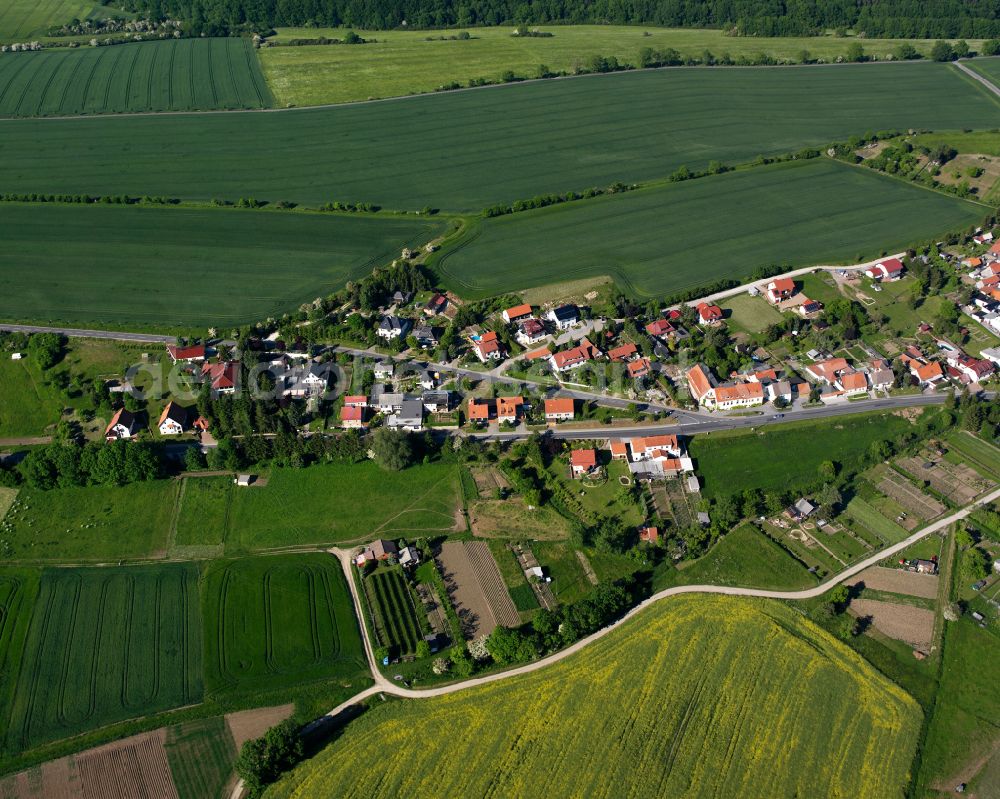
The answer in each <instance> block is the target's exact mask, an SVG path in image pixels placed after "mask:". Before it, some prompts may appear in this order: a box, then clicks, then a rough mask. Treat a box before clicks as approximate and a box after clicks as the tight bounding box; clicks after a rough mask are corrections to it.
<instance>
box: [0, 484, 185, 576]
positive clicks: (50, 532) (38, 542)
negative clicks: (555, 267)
mask: <svg viewBox="0 0 1000 799" xmlns="http://www.w3.org/2000/svg"><path fill="white" fill-rule="evenodd" d="M177 491H178V484H177V482H176V481H173V480H154V481H151V482H148V483H133V484H131V485H127V486H123V487H121V488H118V487H108V486H89V487H86V488H56V489H52V490H51V491H40V490H38V489H34V488H22V489H21V490H20V492H19V493H18V496H17V501H16V503H15V505H14V506H13V508H12V509H11V510H10V511H9V512H8V514H7V516H6V517H5V519H4V521H5V522H6V523H9V525H10V527H9V529H6V530H4V531H3V533H2V538H3V539H4V541H5V542H6V546H5V547H4V558H5V559H6V560H11V561H16V560H20V561H43V562H44V561H112V562H114V561H118V560H122V559H126V560H127V559H135V558H150V557H162V556H163V554H164V553H165V550H166V545H167V537H168V535H169V531H170V523H171V519H172V517H173V513H174V503H175V502H176V497H177Z"/></svg>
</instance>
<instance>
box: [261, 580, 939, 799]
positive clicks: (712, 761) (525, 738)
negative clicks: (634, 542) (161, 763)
mask: <svg viewBox="0 0 1000 799" xmlns="http://www.w3.org/2000/svg"><path fill="white" fill-rule="evenodd" d="M806 675H807V676H808V679H805V678H804V676H806ZM657 697H659V698H660V699H661V700H662V701H657V700H656V698H657ZM920 724H921V714H920V708H919V706H918V705H917V703H916V702H915V701H914V700H913V699H912V698H911V697H910V696H909V695H908V694H906V693H905V692H904V691H903V690H902V689H900V688H899V687H898V686H896V685H895V684H894V683H892V682H890V681H889V680H888V679H886V678H885V677H883V676H881V675H880V674H879V673H878V672H877V671H876V670H875V669H874V668H872V667H871V666H870V665H869V664H868V663H866V662H865V661H864V660H863V659H862V658H861V657H860V656H858V655H856V654H855V653H854V652H852V651H850V650H849V649H847V648H846V647H845V646H844V645H843V644H841V643H840V642H838V641H836V640H835V639H834V638H833V637H831V636H830V635H828V634H826V633H824V632H823V631H821V630H819V629H818V628H817V627H815V626H814V625H813V624H811V623H810V622H808V621H806V620H805V619H803V618H802V617H801V616H800V615H799V614H797V613H796V612H795V611H793V610H791V609H789V608H786V607H784V606H781V605H777V604H770V603H765V602H762V601H748V600H740V599H736V598H731V597H707V596H706V597H696V598H695V597H677V598H675V599H672V600H670V601H669V602H664V603H662V604H661V605H658V606H656V607H654V608H651V609H650V610H649V611H647V612H645V613H642V614H641V615H639V616H638V617H636V618H635V619H633V620H632V621H630V622H629V623H628V624H627V625H625V626H623V627H622V628H621V629H618V630H616V631H614V632H612V633H610V634H609V635H607V636H606V637H604V638H603V639H601V640H600V641H598V642H597V643H595V644H593V645H592V646H590V647H588V648H587V650H586V651H584V652H581V653H578V654H576V655H573V656H571V657H569V658H567V659H566V660H563V661H561V662H559V663H557V664H554V665H552V666H550V667H548V668H545V669H543V670H541V671H538V672H535V673H533V674H528V675H524V676H521V677H517V678H512V679H509V680H504V681H501V682H496V683H492V684H488V685H484V686H480V687H477V688H473V689H470V690H468V691H462V692H460V693H456V694H451V695H447V696H442V697H434V698H431V699H421V700H415V701H401V702H390V703H385V704H381V703H378V704H377V706H375V707H373V708H372V709H370V710H369V711H368V712H366V713H365V714H364V715H363V716H361V717H360V718H359V719H358V720H356V721H354V722H351V723H350V724H349V725H348V726H347V728H346V729H345V730H344V731H343V733H342V734H341V735H340V736H339V737H338V738H337V740H336V741H335V742H334V743H333V744H331V745H330V746H328V747H327V748H326V749H325V750H324V751H322V752H320V753H319V754H318V755H317V756H316V757H314V758H313V759H312V760H310V761H307V762H306V763H304V764H303V765H301V766H300V767H299V768H297V769H295V770H294V771H292V772H291V773H290V774H289V775H287V776H286V777H285V778H284V779H283V780H282V781H281V782H280V783H279V784H278V785H277V786H276V787H275V788H274V789H273V790H272V792H271V793H272V794H273V796H274V797H282V798H284V799H290V798H291V797H296V799H299V798H300V797H309V796H315V795H317V794H322V793H323V792H324V791H327V792H328V791H329V787H330V786H332V785H335V786H337V789H338V793H339V794H340V795H342V796H343V797H345V799H350V797H366V799H368V798H369V797H390V796H412V797H418V798H419V799H422V798H423V797H432V796H486V795H490V794H496V795H499V796H521V795H534V796H611V795H615V796H625V795H627V796H631V797H636V798H637V799H643V798H644V797H661V796H682V795H683V796H685V797H689V798H690V799H700V798H701V797H714V796H775V797H777V796H817V797H818V796H864V797H866V798H867V799H890V797H898V796H900V795H902V794H903V793H904V792H905V789H906V787H907V785H908V783H909V766H910V761H911V758H912V757H913V753H914V750H915V748H916V744H917V739H918V737H919V730H920ZM456 730H461V735H456V734H455V731H456ZM382 749H385V750H387V751H392V752H393V753H394V756H393V757H392V758H389V759H384V760H382V761H379V760H378V759H377V758H373V757H371V753H372V752H373V751H376V750H382ZM442 763H453V764H461V767H460V768H441V764H442ZM573 763H577V764H579V763H586V764H587V767H586V768H576V767H560V765H559V764H563V765H564V766H565V764H573Z"/></svg>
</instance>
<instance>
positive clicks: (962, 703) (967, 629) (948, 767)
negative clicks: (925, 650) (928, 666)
mask: <svg viewBox="0 0 1000 799" xmlns="http://www.w3.org/2000/svg"><path fill="white" fill-rule="evenodd" d="M998 647H1000V639H998V636H997V632H996V626H995V624H991V625H990V626H989V627H988V628H987V629H985V630H984V629H981V628H979V627H978V626H976V625H975V624H974V623H973V622H972V620H971V619H963V620H961V621H959V622H956V623H950V624H948V625H947V626H946V627H945V646H944V664H943V666H942V668H941V681H940V686H939V689H938V694H937V701H936V702H935V705H934V711H933V714H932V715H931V718H930V722H929V724H928V726H927V737H926V739H925V741H924V746H923V755H922V757H921V758H920V771H919V772H918V774H917V785H918V787H919V788H920V789H924V790H926V789H927V788H929V787H932V786H933V788H935V789H937V790H938V791H940V794H938V793H931V792H929V791H928V792H926V793H925V794H922V795H927V796H939V795H940V796H944V795H945V794H946V793H947V795H950V796H953V795H954V788H955V786H956V785H957V784H958V783H959V782H969V783H971V784H972V788H973V790H974V791H975V792H976V793H975V795H977V796H983V797H990V796H995V795H996V793H995V790H994V789H995V788H996V785H997V783H996V782H995V781H994V782H993V783H992V785H991V786H990V785H989V784H988V783H987V782H982V780H983V778H984V777H985V776H986V775H980V774H979V773H978V772H979V770H980V769H982V768H984V767H985V766H986V761H987V760H988V758H989V756H990V753H991V752H992V757H993V762H994V764H995V763H996V760H997V757H998V754H997V753H998V751H1000V730H998V728H997V719H998V718H1000V692H998V691H997V689H996V688H997V684H998V681H1000V658H997V656H996V653H997V648H998ZM994 768H995V766H994ZM980 788H981V789H982V791H983V792H982V793H979V790H978V789H980ZM990 790H993V792H992V793H991V792H990Z"/></svg>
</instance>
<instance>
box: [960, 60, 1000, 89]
mask: <svg viewBox="0 0 1000 799" xmlns="http://www.w3.org/2000/svg"><path fill="white" fill-rule="evenodd" d="M965 63H966V66H968V67H970V68H971V69H973V70H975V71H976V72H978V73H979V74H980V75H982V76H983V77H985V78H986V79H987V80H989V81H992V82H993V83H994V84H997V83H1000V58H976V59H974V60H972V61H968V62H965Z"/></svg>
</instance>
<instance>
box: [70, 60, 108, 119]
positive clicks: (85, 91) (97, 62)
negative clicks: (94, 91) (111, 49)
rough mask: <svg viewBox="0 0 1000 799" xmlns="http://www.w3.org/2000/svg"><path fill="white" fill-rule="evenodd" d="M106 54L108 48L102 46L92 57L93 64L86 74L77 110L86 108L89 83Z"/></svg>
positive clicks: (91, 81)
mask: <svg viewBox="0 0 1000 799" xmlns="http://www.w3.org/2000/svg"><path fill="white" fill-rule="evenodd" d="M107 55H108V49H107V48H103V49H102V50H101V52H100V54H98V56H97V58H95V59H94V65H93V66H92V67H91V68H90V74H89V75H87V81H86V83H84V84H83V95H82V96H81V98H80V108H79V109H77V110H78V111H86V110H87V99H88V98H89V97H90V84H91V83H93V81H94V75H96V74H97V68H98V67H99V66H100V65H101V63H102V62H103V61H104V59H105V58H106V57H107Z"/></svg>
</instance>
